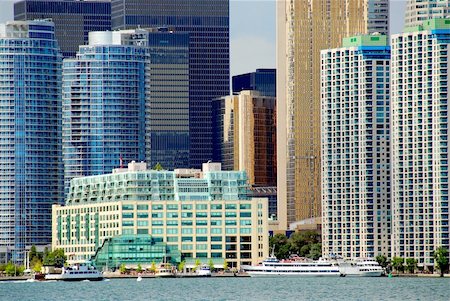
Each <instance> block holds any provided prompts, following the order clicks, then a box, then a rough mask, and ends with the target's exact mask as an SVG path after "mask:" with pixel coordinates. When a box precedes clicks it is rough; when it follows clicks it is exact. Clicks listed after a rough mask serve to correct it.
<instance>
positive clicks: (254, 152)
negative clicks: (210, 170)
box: [213, 91, 277, 187]
mask: <svg viewBox="0 0 450 301" xmlns="http://www.w3.org/2000/svg"><path fill="white" fill-rule="evenodd" d="M213 108H214V109H213V120H214V122H213V141H214V156H215V157H214V160H216V161H217V162H221V163H222V164H223V168H224V170H241V171H246V172H247V175H248V179H249V184H250V185H252V186H272V187H273V186H276V180H277V179H276V168H277V167H276V166H277V164H276V125H275V114H276V112H275V98H274V97H269V96H262V95H261V94H260V92H258V91H241V92H240V93H239V95H231V96H225V97H222V98H219V99H216V100H214V103H213Z"/></svg>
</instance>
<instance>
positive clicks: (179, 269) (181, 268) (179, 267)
mask: <svg viewBox="0 0 450 301" xmlns="http://www.w3.org/2000/svg"><path fill="white" fill-rule="evenodd" d="M185 266H186V261H184V260H183V261H182V262H180V263H179V264H178V271H179V272H182V271H184V267H185Z"/></svg>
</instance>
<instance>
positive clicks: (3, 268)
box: [0, 264, 6, 272]
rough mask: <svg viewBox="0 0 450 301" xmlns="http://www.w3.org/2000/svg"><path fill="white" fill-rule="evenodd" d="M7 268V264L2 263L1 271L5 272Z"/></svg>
mask: <svg viewBox="0 0 450 301" xmlns="http://www.w3.org/2000/svg"><path fill="white" fill-rule="evenodd" d="M5 269H6V264H0V272H4V271H5Z"/></svg>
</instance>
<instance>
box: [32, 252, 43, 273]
mask: <svg viewBox="0 0 450 301" xmlns="http://www.w3.org/2000/svg"><path fill="white" fill-rule="evenodd" d="M30 268H31V269H32V270H33V271H35V272H36V273H40V272H41V269H42V261H41V260H40V259H39V258H38V257H37V256H35V257H33V259H32V260H31V261H30Z"/></svg>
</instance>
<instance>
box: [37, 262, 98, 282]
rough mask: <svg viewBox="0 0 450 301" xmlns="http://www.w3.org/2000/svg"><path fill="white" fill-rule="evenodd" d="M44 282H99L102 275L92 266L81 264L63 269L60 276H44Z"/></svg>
mask: <svg viewBox="0 0 450 301" xmlns="http://www.w3.org/2000/svg"><path fill="white" fill-rule="evenodd" d="M45 280H63V281H83V280H90V281H100V280H103V274H102V273H101V272H99V271H98V270H97V269H96V268H95V267H94V266H92V265H90V264H87V263H83V264H76V265H73V266H71V267H67V268H66V267H63V268H62V271H61V273H60V274H46V275H45Z"/></svg>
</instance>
